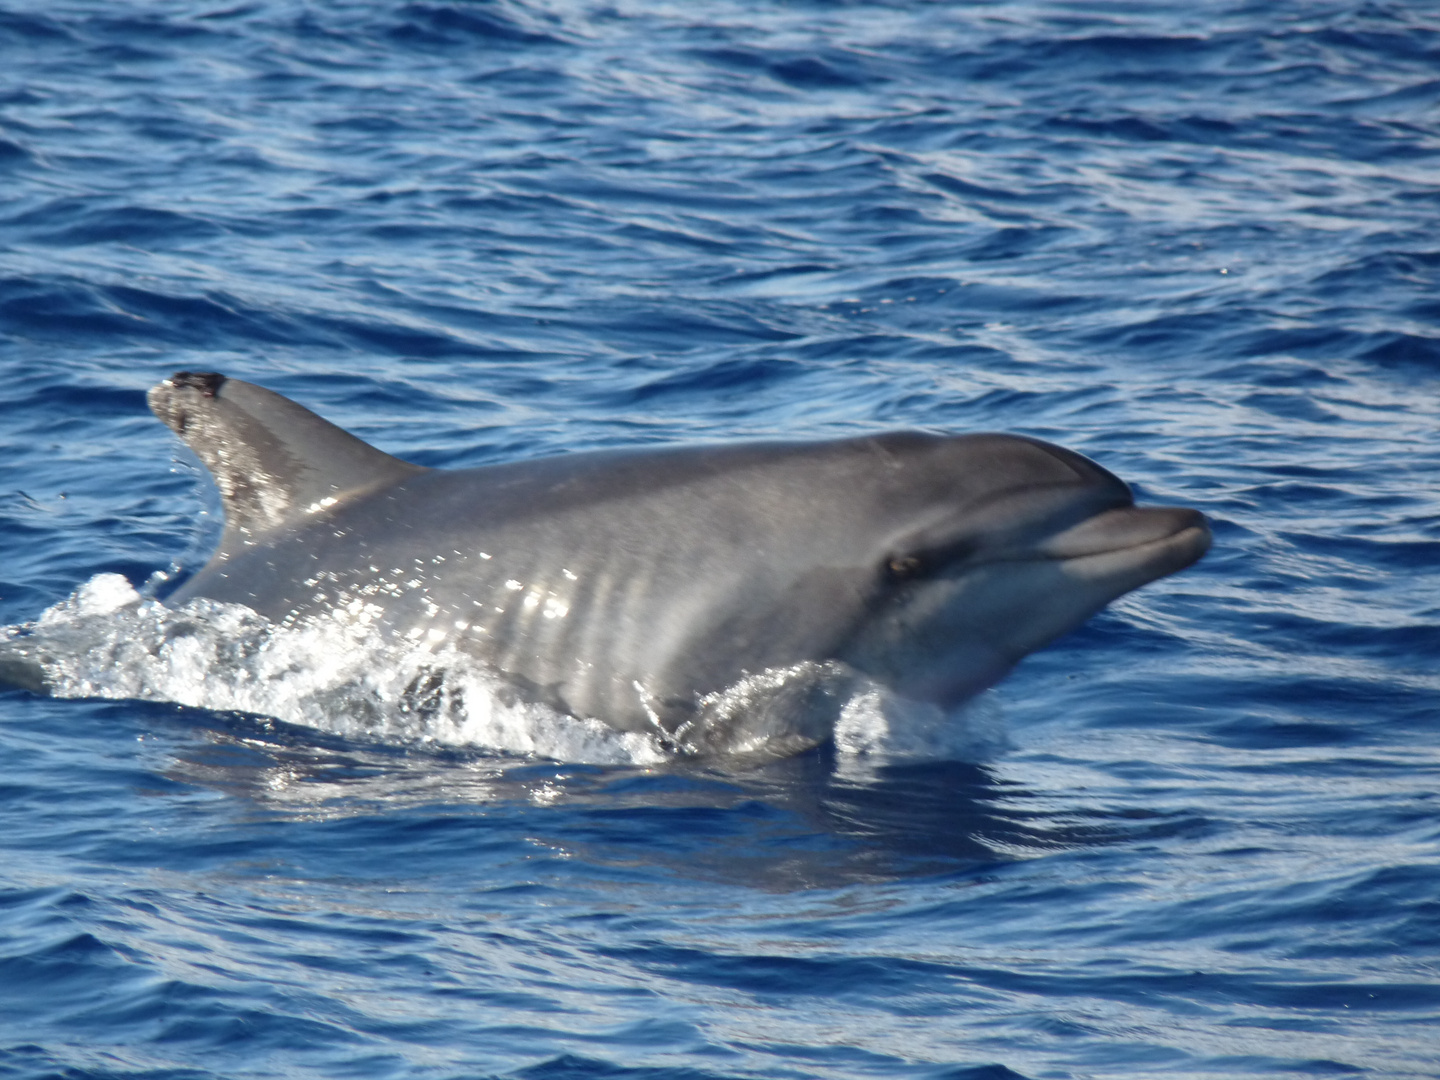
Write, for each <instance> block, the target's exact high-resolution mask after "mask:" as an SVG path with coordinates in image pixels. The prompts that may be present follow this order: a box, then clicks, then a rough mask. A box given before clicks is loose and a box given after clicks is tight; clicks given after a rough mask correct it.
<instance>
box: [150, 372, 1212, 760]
mask: <svg viewBox="0 0 1440 1080" xmlns="http://www.w3.org/2000/svg"><path fill="white" fill-rule="evenodd" d="M148 402H149V405H150V408H151V410H152V411H153V412H154V413H155V415H156V416H158V417H159V418H160V419H161V420H162V421H163V422H164V423H165V424H167V425H168V426H169V427H170V428H171V429H173V430H174V431H175V433H176V434H178V435H179V436H180V438H181V439H182V440H184V442H185V443H186V444H187V445H188V446H189V447H190V448H191V450H193V451H194V452H195V454H196V455H197V456H198V457H199V458H200V460H201V462H202V463H203V464H204V465H205V467H206V468H207V469H208V470H209V472H210V474H211V476H212V477H213V479H214V482H215V485H216V487H217V488H218V489H219V492H220V498H221V501H222V504H223V509H224V517H225V524H224V532H223V534H222V536H221V537H220V541H219V547H218V549H217V550H216V552H215V553H214V556H213V557H212V558H211V559H210V560H209V562H207V563H206V564H205V565H204V567H203V568H201V569H200V570H199V571H198V572H196V573H195V574H194V575H193V576H192V577H190V578H189V579H188V580H187V581H185V582H184V583H183V584H182V585H181V586H180V587H179V588H178V589H177V590H176V591H175V592H174V593H172V594H171V595H170V596H169V597H167V598H166V601H165V602H166V603H167V604H169V605H171V606H177V605H181V604H184V603H185V602H186V601H189V600H192V599H194V598H197V597H203V598H209V599H211V600H216V601H224V602H230V603H237V604H243V605H245V606H247V607H249V608H252V609H253V610H255V611H256V612H259V613H260V614H261V615H264V616H266V617H267V618H268V619H270V620H272V621H273V622H275V623H278V624H281V625H286V626H288V625H295V624H300V623H304V622H306V621H312V620H326V619H336V618H338V619H341V620H342V621H353V622H356V623H358V624H361V625H364V626H366V627H367V628H370V629H374V630H376V631H378V632H380V633H381V634H383V635H385V636H386V637H387V638H392V639H395V640H397V641H401V642H404V641H412V642H430V643H435V644H436V645H437V646H449V647H454V648H456V649H458V650H459V651H460V652H461V653H462V654H464V655H465V656H467V657H474V658H475V659H477V660H478V661H479V662H480V663H481V664H482V665H483V666H484V667H486V668H488V669H490V670H492V671H493V672H494V673H496V674H497V675H498V676H500V677H501V678H502V679H503V681H504V683H505V684H506V685H508V686H510V687H513V688H514V692H515V693H516V694H517V695H518V697H519V698H520V699H521V700H529V701H536V702H541V703H544V704H546V705H549V706H552V707H554V708H556V709H559V710H561V711H562V712H565V713H568V714H571V715H573V716H576V717H581V718H586V717H588V718H594V719H598V720H602V721H604V722H605V723H607V724H609V725H610V726H611V727H613V728H615V729H618V730H620V731H628V732H642V733H647V734H649V735H653V736H657V737H658V738H659V739H660V740H661V741H662V743H664V742H668V743H670V744H671V745H676V746H679V745H681V744H682V743H684V742H685V738H684V736H685V733H686V732H687V731H688V730H690V729H693V727H694V726H695V725H696V724H701V723H704V715H705V704H706V702H711V701H713V700H714V696H715V695H717V694H720V693H722V692H724V691H726V690H727V688H731V687H734V686H736V685H738V684H740V683H741V682H742V680H745V679H747V678H752V677H755V676H758V675H762V674H763V673H765V672H774V671H777V670H783V669H788V668H793V667H795V666H797V665H807V664H810V665H831V666H837V665H838V666H839V668H840V669H843V670H845V671H848V672H853V673H856V674H858V675H859V676H862V677H864V678H865V679H868V680H871V681H873V682H874V683H876V684H879V685H880V686H882V687H884V688H886V689H887V690H888V691H890V692H893V693H894V694H897V695H899V696H900V697H903V698H907V699H912V700H916V701H920V702H928V703H933V704H934V705H937V706H939V707H941V708H942V709H947V710H948V709H950V708H953V707H954V706H957V705H958V704H960V703H961V702H963V701H964V700H966V699H967V698H969V697H971V696H972V695H975V694H977V693H979V692H980V691H982V690H984V689H986V688H987V687H989V686H991V685H992V684H994V683H995V682H996V681H998V680H999V679H1000V678H1002V677H1003V676H1004V675H1005V674H1006V672H1008V671H1009V670H1010V669H1011V668H1012V667H1013V666H1014V665H1015V664H1016V663H1017V662H1018V661H1019V660H1020V659H1021V658H1022V657H1024V656H1025V655H1027V654H1028V653H1030V652H1032V651H1034V650H1035V649H1038V648H1040V647H1041V646H1043V645H1045V644H1047V643H1048V642H1050V641H1052V640H1053V639H1055V638H1056V637H1058V636H1060V635H1062V634H1064V633H1066V632H1067V631H1069V630H1071V629H1072V628H1074V627H1076V626H1078V625H1079V624H1080V623H1082V622H1084V621H1085V620H1086V619H1088V618H1089V617H1090V616H1091V615H1093V614H1094V613H1095V612H1097V611H1098V610H1100V609H1101V608H1102V607H1104V606H1105V605H1106V604H1107V603H1109V602H1110V601H1111V600H1114V599H1115V598H1116V597H1118V596H1120V595H1122V594H1124V593H1126V592H1129V591H1130V590H1132V589H1135V588H1138V587H1139V586H1141V585H1144V584H1146V583H1147V582H1150V581H1153V580H1155V579H1156V578H1160V577H1163V576H1165V575H1167V574H1171V573H1174V572H1175V571H1177V570H1180V569H1183V568H1184V567H1186V566H1189V565H1190V564H1191V563H1193V562H1195V560H1197V559H1198V558H1200V556H1201V555H1202V554H1204V552H1205V551H1206V549H1207V548H1208V547H1209V545H1210V530H1209V527H1208V525H1207V523H1206V520H1205V518H1204V517H1203V515H1201V514H1200V513H1199V512H1198V511H1195V510H1191V509H1183V508H1176V507H1144V508H1141V507H1137V506H1135V504H1134V500H1133V498H1132V495H1131V492H1130V490H1129V488H1128V487H1127V486H1126V485H1125V484H1124V482H1122V481H1121V480H1120V479H1118V478H1117V477H1116V476H1114V475H1113V474H1111V473H1109V472H1107V471H1106V470H1105V469H1103V468H1101V467H1100V466H1099V465H1097V464H1095V463H1094V462H1092V461H1090V460H1088V459H1087V458H1085V457H1082V456H1081V455H1079V454H1077V453H1075V452H1073V451H1070V450H1066V449H1063V448H1061V447H1059V446H1054V445H1051V444H1049V443H1045V442H1041V441H1040V440H1038V439H1031V438H1024V437H1020V436H1015V435H1000V434H965V435H938V434H927V433H920V432H893V433H887V434H871V435H862V436H859V437H853V438H845V439H838V440H830V441H812V442H753V443H736V444H721V445H702V446H677V447H667V448H659V449H656V448H643V449H627V450H605V451H598V452H589V453H573V454H561V455H557V456H554V457H546V458H540V459H535V460H527V461H517V462H513V463H509V464H501V465H492V466H485V467H481V468H471V469H460V470H445V469H430V468H423V467H421V466H418V465H413V464H410V463H408V462H405V461H401V460H399V459H398V458H394V457H391V456H390V455H388V454H386V453H383V452H382V451H380V450H377V449H376V448H374V447H372V446H370V445H369V444H367V443H365V442H363V441H362V440H360V439H358V438H356V437H355V436H353V435H350V434H349V433H347V432H345V431H343V430H341V429H340V428H338V427H336V426H335V425H333V424H330V423H329V422H327V421H325V420H323V419H321V418H320V417H319V416H317V415H315V414H314V413H312V412H310V411H309V410H308V409H306V408H304V407H303V406H301V405H299V404H297V403H295V402H294V401H291V400H289V399H288V398H285V397H282V396H281V395H279V394H276V393H274V392H272V391H270V390H266V389H263V388H261V387H259V386H255V385H252V384H250V383H247V382H242V381H240V380H239V379H230V378H226V377H225V376H223V375H218V374H214V373H195V372H180V373H177V374H175V375H173V376H171V377H170V378H168V379H166V380H165V381H164V382H162V383H160V385H158V386H156V387H154V388H153V389H152V390H150V391H149V394H148ZM690 741H691V742H692V743H693V742H694V740H693V739H691V740H690Z"/></svg>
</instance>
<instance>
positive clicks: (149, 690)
mask: <svg viewBox="0 0 1440 1080" xmlns="http://www.w3.org/2000/svg"><path fill="white" fill-rule="evenodd" d="M0 681H6V682H9V683H12V684H17V685H21V686H26V687H28V688H30V689H33V690H37V691H42V692H45V693H49V694H51V695H53V696H55V697H67V698H69V697H74V698H79V697H98V698H131V699H142V700H149V701H170V702H176V703H179V704H182V705H190V706H195V707H199V708H205V709H211V710H219V711H237V712H246V713H254V714H259V715H263V716H270V717H275V718H277V719H279V720H283V721H286V722H288V723H292V724H299V725H305V726H309V727H313V728H316V729H319V730H322V731H326V732H330V733H333V734H337V735H341V736H343V737H346V738H355V739H362V740H373V741H380V742H391V743H394V742H399V743H438V744H442V745H450V746H471V747H480V748H485V749H488V750H494V751H499V752H504V753H511V754H520V755H524V756H532V757H544V758H552V759H556V760H562V761H577V762H593V763H599V764H607V763H608V764H621V763H624V764H640V765H648V764H657V763H660V762H663V761H666V760H670V759H673V758H676V757H697V756H699V757H710V756H728V757H742V758H762V759H763V758H774V757H781V756H787V755H790V754H794V753H798V752H800V751H803V750H806V749H809V748H810V747H813V746H817V745H820V744H822V743H825V742H827V741H829V740H831V739H833V740H834V742H835V746H836V749H837V750H838V751H839V752H840V753H841V755H842V756H844V755H848V756H851V757H855V758H880V757H884V758H893V757H897V756H898V757H927V758H950V759H968V760H975V759H977V758H980V757H985V756H990V755H993V754H994V753H995V752H996V751H997V750H999V749H1002V748H1003V747H1004V745H1005V740H1004V733H1003V725H1002V724H1001V723H1000V719H999V713H998V709H997V708H996V707H995V706H994V704H993V701H991V700H988V699H981V702H980V704H979V705H978V706H977V705H972V706H970V707H968V708H967V709H965V710H963V711H962V712H961V713H960V714H958V715H957V714H950V715H947V714H946V713H945V712H943V711H942V710H940V709H938V708H935V707H933V706H926V705H920V704H917V703H915V702H907V701H904V700H903V699H899V698H896V697H894V696H893V695H891V694H888V693H887V692H886V691H885V690H884V689H883V688H881V687H878V686H876V685H875V684H874V683H872V682H870V681H868V680H866V679H864V678H862V677H861V676H859V675H857V674H856V673H855V672H854V671H852V670H851V669H849V668H847V667H845V666H844V665H843V664H838V663H833V662H832V663H803V664H797V665H794V666H792V667H787V668H777V669H772V670H768V671H764V672H761V673H759V674H757V675H752V676H747V677H746V678H745V679H742V680H741V681H740V682H738V683H737V684H735V685H734V686H732V687H730V688H728V689H726V690H725V691H723V692H721V693H717V694H711V695H709V696H708V697H706V698H705V699H703V700H702V701H701V702H700V711H699V713H698V714H697V717H696V719H695V721H693V722H692V723H691V724H689V725H687V726H686V727H684V728H682V729H681V730H680V731H679V732H677V733H675V734H674V735H668V734H666V733H664V732H660V731H658V730H657V732H656V733H654V734H641V733H636V732H621V731H616V730H615V729H613V728H611V727H609V726H608V725H606V724H604V723H602V722H600V721H598V720H593V719H582V718H576V717H573V716H570V715H568V714H566V713H563V712H560V711H558V710H556V709H553V708H550V707H548V706H546V705H543V704H538V703H534V702H526V701H521V700H518V699H517V698H516V696H515V694H514V692H513V688H512V687H510V686H509V685H508V684H507V683H506V682H505V681H504V679H503V678H501V677H500V676H498V675H497V674H495V673H494V672H492V671H490V670H489V669H487V668H485V667H484V666H483V665H482V664H481V663H480V662H479V661H477V660H476V659H475V658H474V657H472V656H469V655H466V654H464V653H460V652H458V651H456V650H454V649H453V648H451V647H449V646H443V647H436V646H434V645H432V644H430V643H427V642H412V641H397V640H394V639H391V638H386V637H383V636H382V635H381V634H380V632H379V631H377V630H375V629H374V628H373V627H371V626H368V625H366V624H364V623H362V622H358V621H356V620H347V619H343V618H335V619H332V620H325V619H321V620H313V621H307V622H303V623H300V624H297V625H293V626H279V625H277V624H275V623H272V622H270V621H269V620H267V619H265V618H264V617H262V616H260V615H258V614H256V613H255V612H254V611H251V610H250V609H249V608H246V607H243V606H240V605H237V604H223V603H217V602H215V601H211V600H193V601H190V602H189V603H187V604H185V605H184V606H182V607H179V608H169V607H166V606H165V605H163V604H161V603H159V602H158V601H155V600H151V599H146V598H145V597H143V596H141V595H140V594H139V593H137V592H136V591H135V589H133V588H132V587H131V585H130V583H129V582H128V581H127V580H126V579H125V578H124V577H122V576H120V575H118V574H99V575H97V576H95V577H94V578H92V579H91V580H90V581H88V582H86V583H85V584H84V585H82V586H80V587H79V588H78V589H77V590H76V591H75V592H74V594H72V595H71V596H70V597H69V598H68V599H66V600H64V601H62V602H61V603H59V604H56V605H55V606H54V607H51V608H50V609H48V610H47V611H45V612H44V613H43V614H42V615H41V616H40V618H39V619H37V620H36V621H35V622H33V623H29V624H25V625H22V626H14V627H8V628H6V629H5V630H4V631H3V636H0Z"/></svg>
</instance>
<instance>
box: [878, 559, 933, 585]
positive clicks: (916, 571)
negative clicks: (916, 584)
mask: <svg viewBox="0 0 1440 1080" xmlns="http://www.w3.org/2000/svg"><path fill="white" fill-rule="evenodd" d="M885 569H886V570H888V571H890V576H891V577H892V578H894V579H895V580H896V581H905V580H906V579H908V578H913V577H919V576H920V571H922V570H924V569H925V564H924V563H923V562H921V561H920V560H919V559H918V558H917V557H916V556H914V555H897V556H896V557H895V558H893V559H891V560H890V561H889V562H888V563H886V565H885Z"/></svg>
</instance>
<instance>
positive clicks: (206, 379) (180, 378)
mask: <svg viewBox="0 0 1440 1080" xmlns="http://www.w3.org/2000/svg"><path fill="white" fill-rule="evenodd" d="M165 381H166V382H167V383H169V384H170V385H171V386H173V387H175V388H176V389H182V390H199V391H200V392H201V393H202V394H204V395H205V396H206V397H214V396H215V395H216V394H218V393H219V392H220V387H221V386H223V385H224V384H225V376H224V375H221V374H220V373H219V372H218V371H177V372H176V373H175V374H174V375H171V376H170V378H168V379H166V380H165Z"/></svg>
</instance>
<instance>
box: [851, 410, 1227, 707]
mask: <svg viewBox="0 0 1440 1080" xmlns="http://www.w3.org/2000/svg"><path fill="white" fill-rule="evenodd" d="M895 449H896V450H897V451H900V453H899V455H898V457H897V460H898V461H899V462H900V463H901V464H900V466H899V467H898V468H897V469H896V476H895V479H896V481H897V482H898V481H901V480H902V478H903V480H904V481H905V482H903V483H897V484H895V485H894V486H892V488H891V491H890V493H888V494H887V495H886V496H885V497H884V501H889V502H890V503H891V504H892V505H891V507H890V512H891V514H892V515H893V516H892V517H891V519H890V520H891V521H892V522H895V523H897V525H898V527H897V528H895V529H893V530H891V531H890V532H889V533H888V534H873V533H872V542H871V545H870V548H871V550H870V554H869V555H868V561H869V563H870V564H871V565H870V567H869V568H868V569H867V570H866V571H865V572H866V574H867V576H868V577H869V578H870V580H871V581H872V582H873V584H872V586H871V588H870V590H869V603H868V604H866V605H865V610H864V611H863V617H861V618H858V619H856V620H855V622H854V625H853V627H852V630H851V633H850V636H849V638H848V640H847V641H846V642H845V643H844V644H843V646H842V647H841V648H840V650H839V654H840V659H843V660H845V661H846V662H847V663H849V664H850V665H851V666H853V667H855V668H857V669H858V670H860V671H862V672H864V673H865V674H867V675H869V676H871V677H873V678H875V679H877V680H878V681H880V682H882V683H884V684H886V685H888V686H890V687H892V688H893V689H895V690H897V691H898V692H900V693H901V694H903V695H905V696H907V697H911V698H914V699H916V700H921V701H930V702H934V703H937V704H940V705H942V706H951V705H954V704H957V703H959V702H960V701H963V700H964V699H965V698H967V697H969V696H971V695H973V694H975V693H978V692H979V691H981V690H983V689H985V688H986V687H988V686H990V685H991V684H993V683H994V682H996V681H997V680H998V679H1000V678H1001V677H1002V676H1003V675H1004V674H1005V673H1006V672H1007V671H1008V670H1009V669H1010V668H1011V667H1012V666H1013V665H1014V664H1015V663H1016V662H1017V661H1019V660H1020V659H1021V658H1022V657H1024V656H1025V655H1026V654H1027V653H1030V652H1033V651H1034V650H1035V649H1038V648H1040V647H1041V646H1043V645H1045V644H1046V643H1048V642H1050V641H1052V640H1053V639H1055V638H1056V637H1059V636H1060V635H1061V634H1064V633H1066V632H1067V631H1069V630H1071V629H1073V628H1074V627H1076V626H1078V625H1079V624H1080V623H1082V622H1084V621H1085V620H1086V619H1087V618H1089V617H1090V616H1091V615H1093V614H1094V613H1095V612H1097V611H1098V610H1100V608H1102V607H1104V606H1105V605H1106V604H1108V603H1109V602H1110V601H1112V600H1114V599H1116V598H1117V597H1119V596H1121V595H1123V594H1125V593H1127V592H1129V591H1130V590H1131V589H1136V588H1139V587H1140V586H1141V585H1144V584H1146V583H1147V582H1150V581H1154V580H1155V579H1156V578H1161V577H1164V576H1165V575H1167V574H1172V573H1174V572H1175V571H1177V570H1181V569H1183V568H1185V567H1186V566H1189V565H1190V564H1191V563H1193V562H1194V561H1195V560H1197V559H1198V558H1200V556H1201V555H1203V554H1204V553H1205V551H1206V549H1207V548H1208V547H1209V546H1210V529H1209V527H1208V525H1207V524H1206V521H1205V518H1204V516H1203V515H1201V514H1200V513H1199V512H1198V511H1195V510H1188V509H1182V508H1176V507H1137V506H1135V504H1134V499H1133V497H1132V495H1131V493H1130V489H1129V488H1128V487H1127V486H1126V485H1125V484H1124V483H1123V482H1122V481H1121V480H1120V479H1119V478H1118V477H1116V476H1114V475H1113V474H1112V473H1110V472H1107V471H1106V470H1105V469H1103V468H1101V467H1100V466H1098V465H1096V464H1095V463H1094V462H1092V461H1090V460H1088V459H1087V458H1084V457H1081V456H1080V455H1079V454H1076V453H1074V452H1072V451H1069V450H1065V449H1063V448H1061V447H1058V446H1052V445H1050V444H1048V443H1042V442H1039V441H1037V440H1031V439H1022V438H1017V437H1014V436H988V435H981V436H964V437H960V438H954V439H946V440H936V441H933V442H913V443H910V444H901V445H899V446H897V447H896V448H895ZM947 478H949V479H948V480H947ZM897 492H903V495H900V494H897ZM897 500H898V501H897Z"/></svg>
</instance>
